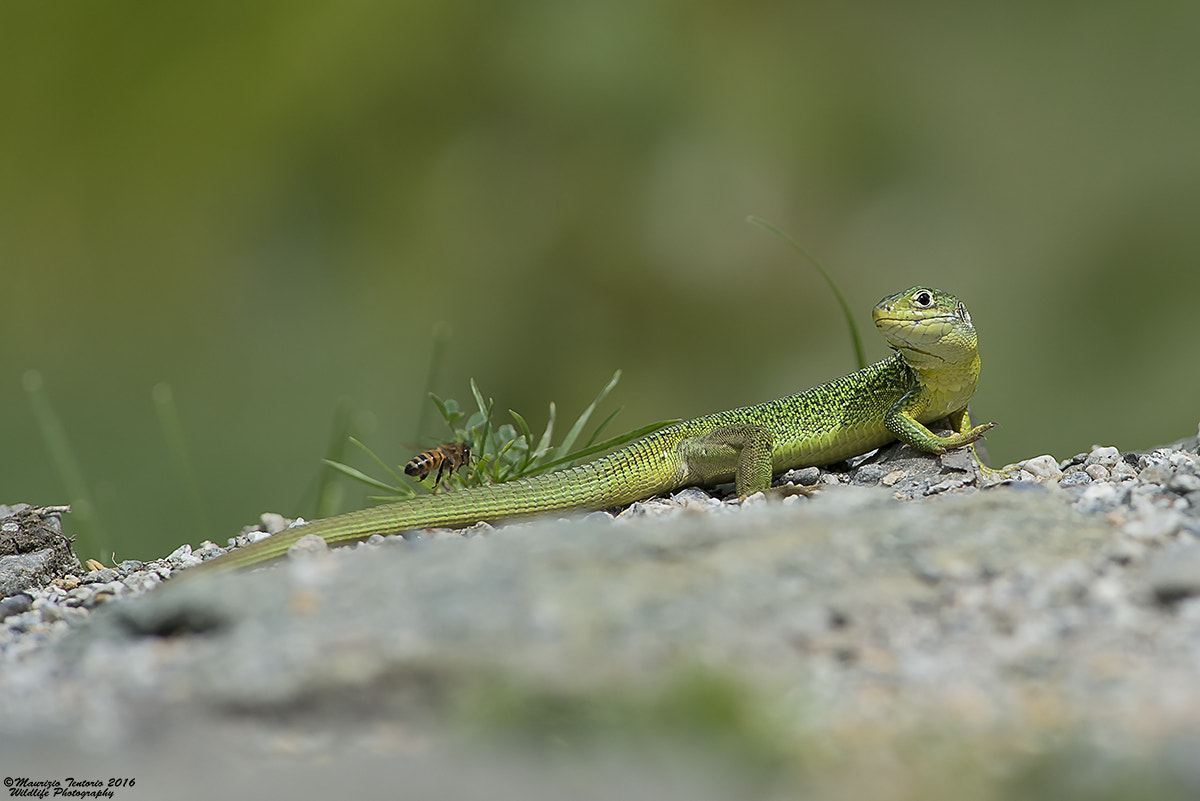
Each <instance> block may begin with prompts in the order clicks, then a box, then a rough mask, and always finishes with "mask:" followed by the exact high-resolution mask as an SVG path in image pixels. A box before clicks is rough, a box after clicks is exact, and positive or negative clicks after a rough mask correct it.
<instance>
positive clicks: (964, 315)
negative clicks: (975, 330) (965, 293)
mask: <svg viewBox="0 0 1200 801" xmlns="http://www.w3.org/2000/svg"><path fill="white" fill-rule="evenodd" d="M954 312H955V314H957V315H958V319H960V320H962V321H963V322H964V323H966V324H967V325H970V324H971V315H970V313H969V312H968V311H967V307H966V304H964V303H963V302H962V301H961V300H960V301H959V302H958V308H956V309H955V310H954Z"/></svg>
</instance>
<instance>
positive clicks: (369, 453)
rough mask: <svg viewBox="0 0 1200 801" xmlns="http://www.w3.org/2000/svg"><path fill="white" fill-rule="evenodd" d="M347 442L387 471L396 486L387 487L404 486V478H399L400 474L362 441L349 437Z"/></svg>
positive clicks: (396, 487)
mask: <svg viewBox="0 0 1200 801" xmlns="http://www.w3.org/2000/svg"><path fill="white" fill-rule="evenodd" d="M349 442H350V444H351V445H355V446H357V447H358V448H360V449H361V450H362V451H363V452H364V453H366V454H367V456H370V457H371V458H372V459H374V460H375V463H376V464H377V465H379V466H380V467H382V468H383V470H384V472H385V473H387V474H388V475H389V476H391V477H392V478H393V479H395V481H396V486H395V487H389V489H392V490H395V489H398V488H400V487H402V486H404V479H402V478H400V474H399V473H397V472H396V471H395V470H393V469H392V468H390V467H388V466H387V464H386V463H385V462H384V461H383V460H382V459H380V458H379V457H378V456H376V455H375V451H373V450H371V449H370V448H368V447H367V446H366V445H364V444H363V443H362V442H360V441H359V440H358V438H357V437H349ZM385 486H386V485H385Z"/></svg>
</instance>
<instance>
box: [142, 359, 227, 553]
mask: <svg viewBox="0 0 1200 801" xmlns="http://www.w3.org/2000/svg"><path fill="white" fill-rule="evenodd" d="M150 400H151V402H152V403H153V404H154V410H155V411H156V412H157V413H158V424H159V427H161V428H162V432H163V438H164V439H165V440H166V441H167V453H168V455H169V456H170V459H171V463H172V464H173V465H174V466H175V472H176V473H177V474H178V479H179V483H180V484H181V485H182V487H183V492H184V495H185V496H186V497H187V499H188V503H189V504H190V505H191V507H192V518H193V520H194V521H195V522H194V527H195V529H196V530H197V532H198V533H199V535H200V539H201V540H206V539H209V533H210V532H211V531H212V530H213V529H212V526H211V525H210V524H209V520H208V511H207V508H206V507H205V505H204V497H203V493H201V491H200V482H199V480H198V479H197V478H196V471H195V469H194V464H193V462H192V458H191V454H190V453H189V452H188V447H187V439H186V437H184V434H183V424H182V423H181V422H180V418H179V407H178V406H176V404H175V393H174V392H173V391H172V390H171V385H170V384H168V383H166V382H165V381H160V382H159V383H157V384H155V385H154V388H153V389H152V390H150Z"/></svg>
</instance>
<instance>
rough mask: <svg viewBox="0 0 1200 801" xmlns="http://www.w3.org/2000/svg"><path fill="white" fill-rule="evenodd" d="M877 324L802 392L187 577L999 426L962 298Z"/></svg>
mask: <svg viewBox="0 0 1200 801" xmlns="http://www.w3.org/2000/svg"><path fill="white" fill-rule="evenodd" d="M873 317H874V321H875V325H876V326H877V327H878V328H879V330H880V332H881V333H882V334H883V336H884V337H885V338H886V339H887V341H888V343H889V344H890V345H891V346H892V348H893V349H894V350H895V351H896V353H895V354H893V355H892V356H890V357H889V358H886V359H884V360H882V361H879V362H876V363H875V364H872V365H870V366H869V367H866V368H864V369H862V370H859V371H858V372H855V373H851V374H850V375H846V376H843V377H841V378H839V379H837V380H835V381H830V382H829V383H827V384H822V385H820V386H818V387H814V388H813V389H810V390H808V391H807V392H801V393H800V394H798V395H791V396H789V397H786V398H780V399H779V400H775V401H770V402H768V403H760V404H758V405H757V406H747V407H745V408H742V409H733V410H731V411H727V412H719V413H717V414H710V415H707V416H704V417H698V418H696V419H694V420H688V421H685V422H681V423H677V424H675V425H672V426H669V427H667V428H664V429H661V430H659V431H656V432H655V433H653V434H650V435H649V436H647V437H645V438H643V439H640V440H638V441H637V442H634V443H633V444H631V445H629V446H627V447H625V448H622V449H621V450H618V451H615V452H613V453H611V454H608V455H607V456H603V457H601V458H599V459H597V460H595V461H593V462H589V463H588V464H584V465H580V466H578V467H574V468H571V469H568V470H561V471H559V472H555V473H547V474H544V475H539V476H532V477H529V478H524V479H520V480H517V481H511V482H508V483H504V484H492V485H488V486H483V487H474V488H470V489H464V490H459V491H457V492H447V493H442V494H438V495H429V496H424V497H421V498H416V499H414V500H408V501H402V502H400V503H393V504H388V505H386V506H376V507H373V508H370V509H363V510H360V511H357V512H350V513H348V514H343V515H338V516H336V517H330V518H327V519H324V520H317V521H314V522H312V523H309V524H307V525H303V526H296V527H293V528H290V529H288V530H286V531H282V532H280V533H278V534H275V535H274V536H272V537H269V538H267V539H265V540H262V541H260V542H256V543H254V544H252V545H249V546H246V547H244V548H238V549H236V550H234V551H232V552H230V553H228V554H226V555H224V556H221V557H218V558H217V559H213V560H211V561H209V562H206V563H204V564H203V565H201V566H199V567H197V568H195V569H194V571H199V572H207V571H212V570H219V569H222V568H238V567H245V566H247V565H253V564H257V563H259V562H265V561H267V560H270V559H275V558H277V557H280V556H283V555H284V554H285V553H287V550H288V548H289V547H290V546H291V545H292V544H293V543H295V542H296V541H297V540H299V539H300V538H301V537H304V536H307V535H309V534H316V535H317V536H319V537H321V538H322V539H324V540H325V541H326V542H328V543H330V544H336V543H343V542H350V541H354V540H363V539H366V538H367V537H370V536H371V535H373V534H395V533H398V532H402V531H408V530H411V529H422V528H433V527H443V526H445V527H457V526H467V525H471V524H473V523H477V522H479V521H481V520H500V519H503V518H512V517H530V516H533V515H538V514H542V513H544V512H552V511H565V510H579V509H606V508H610V507H614V506H622V505H625V504H629V503H632V502H634V501H637V500H641V499H643V498H649V497H651V496H654V495H658V494H661V493H664V492H670V491H672V490H676V489H679V488H681V487H688V486H695V485H712V484H719V483H722V482H727V481H729V480H731V479H732V480H733V481H734V482H735V486H736V488H737V493H738V495H739V496H740V497H743V498H744V497H746V496H748V495H751V494H753V493H755V492H759V491H761V490H766V489H768V488H769V487H770V485H771V478H772V476H773V475H774V474H776V473H779V472H782V471H784V470H790V469H792V468H796V467H806V466H809V465H824V464H830V463H832V462H836V461H838V460H840V459H846V458H849V457H851V456H856V455H858V454H861V453H865V452H867V451H869V450H872V449H873V448H878V447H880V446H882V445H886V444H887V443H889V442H892V441H893V440H897V439H898V440H900V441H902V442H906V443H908V444H909V445H912V446H913V447H915V448H918V449H920V450H923V451H927V452H929V453H935V454H940V453H944V452H945V451H947V450H950V449H952V448H960V447H963V446H966V445H970V444H971V443H973V442H975V441H976V440H978V439H979V438H980V437H981V436H983V433H984V432H985V431H987V430H988V429H989V428H991V427H992V426H993V425H994V423H988V424H986V425H981V426H975V427H971V424H970V418H969V416H968V414H967V401H968V400H970V398H971V395H972V394H974V392H975V386H976V383H977V381H978V378H979V351H978V349H977V347H976V337H975V329H974V327H973V326H972V325H971V318H970V315H968V314H967V310H966V307H965V306H963V304H962V303H961V302H960V301H959V300H958V298H956V297H954V296H953V295H949V294H947V293H945V292H940V291H938V290H936V289H927V288H925V287H913V288H912V289H909V290H907V291H906V292H901V293H899V294H896V295H892V296H890V297H887V298H884V299H883V300H882V301H880V302H879V305H877V306H876V307H875V311H874V314H873ZM943 417H948V418H949V420H950V423H951V425H952V426H953V428H954V430H955V432H956V433H954V434H951V435H950V436H945V437H942V436H938V435H936V434H934V433H933V432H931V431H930V430H929V429H928V428H927V427H926V424H928V423H931V422H933V421H934V420H938V419H941V418H943Z"/></svg>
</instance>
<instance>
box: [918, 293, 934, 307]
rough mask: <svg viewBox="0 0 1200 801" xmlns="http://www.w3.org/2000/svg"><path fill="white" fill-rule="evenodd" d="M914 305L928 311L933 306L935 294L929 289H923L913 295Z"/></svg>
mask: <svg viewBox="0 0 1200 801" xmlns="http://www.w3.org/2000/svg"><path fill="white" fill-rule="evenodd" d="M913 305H914V306H916V307H918V308H921V309H928V308H929V307H930V306H932V305H933V293H932V292H930V291H929V290H928V289H922V290H921V291H920V292H918V293H917V294H915V295H913Z"/></svg>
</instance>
